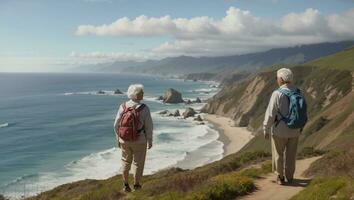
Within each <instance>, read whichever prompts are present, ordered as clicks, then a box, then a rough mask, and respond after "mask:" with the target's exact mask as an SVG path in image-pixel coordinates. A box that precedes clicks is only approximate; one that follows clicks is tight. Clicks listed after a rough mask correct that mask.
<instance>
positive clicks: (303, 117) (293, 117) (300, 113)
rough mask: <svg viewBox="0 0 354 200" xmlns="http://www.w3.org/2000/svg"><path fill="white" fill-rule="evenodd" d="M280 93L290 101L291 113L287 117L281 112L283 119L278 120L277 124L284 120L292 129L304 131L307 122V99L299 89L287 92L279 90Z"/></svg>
mask: <svg viewBox="0 0 354 200" xmlns="http://www.w3.org/2000/svg"><path fill="white" fill-rule="evenodd" d="M278 91H279V92H281V93H283V94H284V95H285V96H287V97H288V99H289V112H288V114H287V116H283V115H282V114H281V113H280V112H279V114H280V116H281V119H280V120H278V122H277V124H276V125H278V123H279V122H280V121H281V120H282V121H284V122H285V124H287V125H288V127H289V128H291V129H302V128H304V126H305V124H306V122H307V104H306V100H305V97H304V96H303V95H302V94H301V91H300V90H299V89H296V90H287V89H281V88H279V89H278Z"/></svg>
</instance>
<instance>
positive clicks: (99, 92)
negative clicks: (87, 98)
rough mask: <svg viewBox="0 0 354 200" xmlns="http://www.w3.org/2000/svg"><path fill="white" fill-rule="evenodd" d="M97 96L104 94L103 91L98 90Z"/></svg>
mask: <svg viewBox="0 0 354 200" xmlns="http://www.w3.org/2000/svg"><path fill="white" fill-rule="evenodd" d="M97 94H106V93H105V92H104V91H103V90H99V91H98V92H97Z"/></svg>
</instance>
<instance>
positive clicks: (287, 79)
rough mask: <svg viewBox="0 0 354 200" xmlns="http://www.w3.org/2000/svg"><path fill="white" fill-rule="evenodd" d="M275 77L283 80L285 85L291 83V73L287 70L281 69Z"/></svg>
mask: <svg viewBox="0 0 354 200" xmlns="http://www.w3.org/2000/svg"><path fill="white" fill-rule="evenodd" d="M277 77H278V78H281V79H283V81H284V82H286V83H291V82H292V81H293V72H292V71H291V70H290V69H288V68H281V69H279V70H278V71H277Z"/></svg>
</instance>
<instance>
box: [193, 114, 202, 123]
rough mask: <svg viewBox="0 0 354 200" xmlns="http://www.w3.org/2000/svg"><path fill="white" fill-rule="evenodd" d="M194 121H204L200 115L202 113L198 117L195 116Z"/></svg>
mask: <svg viewBox="0 0 354 200" xmlns="http://www.w3.org/2000/svg"><path fill="white" fill-rule="evenodd" d="M194 121H198V122H202V121H203V119H202V117H200V115H198V116H197V117H196V118H194Z"/></svg>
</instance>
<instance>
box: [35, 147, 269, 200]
mask: <svg viewBox="0 0 354 200" xmlns="http://www.w3.org/2000/svg"><path fill="white" fill-rule="evenodd" d="M269 156H270V155H269V153H265V152H261V151H256V152H248V153H245V154H242V155H240V156H237V155H235V154H233V155H230V156H227V157H225V158H223V159H222V160H220V161H216V162H213V163H211V164H208V165H205V166H203V167H199V168H196V169H193V170H183V169H180V168H172V169H167V170H163V171H160V172H157V173H155V174H153V175H149V176H145V177H144V179H143V189H142V190H140V191H136V192H133V193H131V194H128V195H126V194H125V193H123V192H121V190H122V179H121V176H120V175H119V176H115V177H112V178H109V179H107V180H83V181H78V182H75V183H69V184H65V185H62V186H59V187H57V188H55V189H53V190H51V191H48V192H44V193H41V194H40V195H38V196H37V197H32V198H29V200H30V199H33V200H34V199H36V200H42V199H43V200H44V199H51V200H52V199H53V200H61V199H78V200H98V199H105V200H113V199H121V198H124V199H154V200H155V199H161V200H163V199H230V198H235V197H237V196H240V195H245V194H247V193H249V192H252V191H253V190H254V189H255V185H254V184H253V179H255V178H258V177H260V176H261V175H262V174H264V173H269V172H270V171H271V164H270V162H264V161H265V160H268V159H269ZM260 162H263V164H262V165H261V168H249V167H248V166H249V165H252V164H256V163H260Z"/></svg>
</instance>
